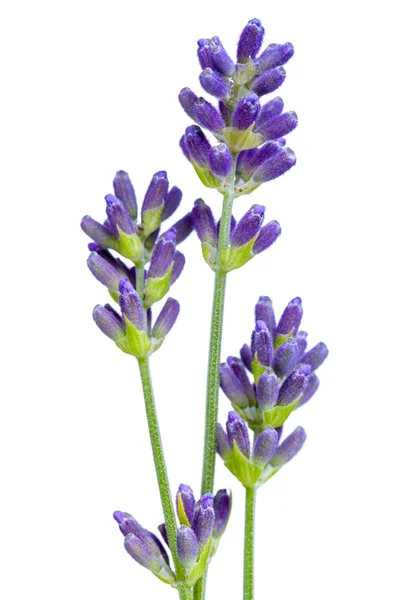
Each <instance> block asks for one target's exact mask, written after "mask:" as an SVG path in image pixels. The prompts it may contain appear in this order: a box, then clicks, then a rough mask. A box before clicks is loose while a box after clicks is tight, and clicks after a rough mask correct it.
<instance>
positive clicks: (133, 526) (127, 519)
mask: <svg viewBox="0 0 400 600" xmlns="http://www.w3.org/2000/svg"><path fill="white" fill-rule="evenodd" d="M113 517H114V519H115V520H116V521H117V523H118V525H119V528H120V531H121V533H122V535H123V536H126V535H128V533H133V534H134V535H135V536H136V537H138V538H141V539H143V540H146V538H147V537H148V533H149V532H148V531H147V530H146V529H145V528H144V527H142V526H141V525H140V523H138V522H137V521H136V519H135V518H134V517H132V515H130V514H129V513H127V512H122V511H120V510H116V511H115V512H114V514H113Z"/></svg>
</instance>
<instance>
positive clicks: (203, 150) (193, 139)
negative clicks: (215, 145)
mask: <svg viewBox="0 0 400 600" xmlns="http://www.w3.org/2000/svg"><path fill="white" fill-rule="evenodd" d="M185 142H186V147H187V149H188V151H189V154H190V157H191V158H192V159H193V160H194V162H195V163H197V164H198V165H200V166H201V167H208V166H209V156H210V152H211V144H210V142H209V141H208V139H207V138H206V136H205V135H204V133H203V131H202V130H201V129H200V127H199V126H198V125H190V126H189V127H187V128H186V131H185Z"/></svg>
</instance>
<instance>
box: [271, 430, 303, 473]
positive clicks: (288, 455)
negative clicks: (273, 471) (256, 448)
mask: <svg viewBox="0 0 400 600" xmlns="http://www.w3.org/2000/svg"><path fill="white" fill-rule="evenodd" d="M305 441H306V432H305V431H304V429H303V428H302V427H296V429H295V430H294V431H293V432H292V433H291V434H290V435H289V436H288V437H287V438H286V439H285V440H284V441H283V442H282V444H281V445H280V446H279V447H278V449H277V451H276V452H275V454H274V456H273V457H272V459H271V464H272V465H273V466H274V467H282V466H283V465H285V464H286V463H287V462H289V460H292V458H293V457H294V456H296V454H297V453H298V452H300V450H301V448H302V446H303V444H304V442H305Z"/></svg>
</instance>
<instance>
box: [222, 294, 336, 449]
mask: <svg viewBox="0 0 400 600" xmlns="http://www.w3.org/2000/svg"><path fill="white" fill-rule="evenodd" d="M302 316H303V308H302V303H301V299H300V298H294V299H293V300H291V302H289V304H288V305H287V306H286V308H285V310H284V311H283V314H282V316H281V318H280V319H279V320H278V323H276V318H275V312H274V309H273V305H272V301H271V299H270V298H268V297H267V296H260V298H259V300H258V302H257V304H256V307H255V319H256V323H255V329H254V331H253V332H252V335H251V343H250V344H245V345H244V346H242V349H241V351H240V356H241V358H240V359H239V358H234V357H229V358H228V360H227V362H226V363H222V365H221V367H220V385H221V388H222V391H223V392H224V393H225V395H226V396H227V397H228V399H229V400H230V401H231V403H232V406H233V408H234V409H235V411H236V413H237V414H238V415H239V416H240V418H241V419H242V420H244V421H245V422H246V423H247V424H248V425H249V427H250V428H251V429H253V431H257V432H261V431H262V430H263V429H266V428H267V427H268V426H271V427H273V428H274V429H277V428H279V427H281V426H282V425H283V423H284V422H285V421H286V419H287V418H288V417H289V415H290V413H291V412H292V411H293V410H295V409H296V408H297V407H300V406H302V405H303V404H305V403H306V402H308V401H309V400H310V399H311V398H312V397H313V395H314V394H315V393H316V391H317V389H318V387H319V379H318V377H317V376H316V375H315V374H314V371H315V370H316V369H317V368H319V367H320V366H321V364H322V363H323V362H324V360H325V358H326V357H327V355H328V349H327V347H326V346H325V344H323V343H322V342H320V343H319V344H317V345H316V346H314V348H312V349H311V350H309V351H307V334H306V332H304V331H299V327H300V323H301V319H302ZM246 371H247V373H250V374H251V375H253V377H254V383H252V382H251V380H250V379H249V377H248V375H247V374H246ZM227 432H228V430H227ZM228 433H229V432H228ZM243 435H244V434H243ZM217 439H218V446H219V447H220V449H221V451H219V453H220V454H221V455H224V460H226V457H227V456H228V455H229V447H227V445H226V442H227V443H228V445H229V444H230V445H232V442H231V439H230V437H229V435H228V436H227V438H226V440H225V438H224V435H223V434H222V433H221V429H220V430H219V431H218V434H217ZM247 451H248V446H246V452H247ZM244 454H245V453H244Z"/></svg>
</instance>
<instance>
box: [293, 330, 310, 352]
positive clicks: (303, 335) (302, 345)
mask: <svg viewBox="0 0 400 600" xmlns="http://www.w3.org/2000/svg"><path fill="white" fill-rule="evenodd" d="M307 336H308V333H307V332H306V331H299V333H298V334H297V335H296V342H297V345H298V347H299V359H301V357H302V356H303V354H304V352H305V351H306V348H307Z"/></svg>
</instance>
